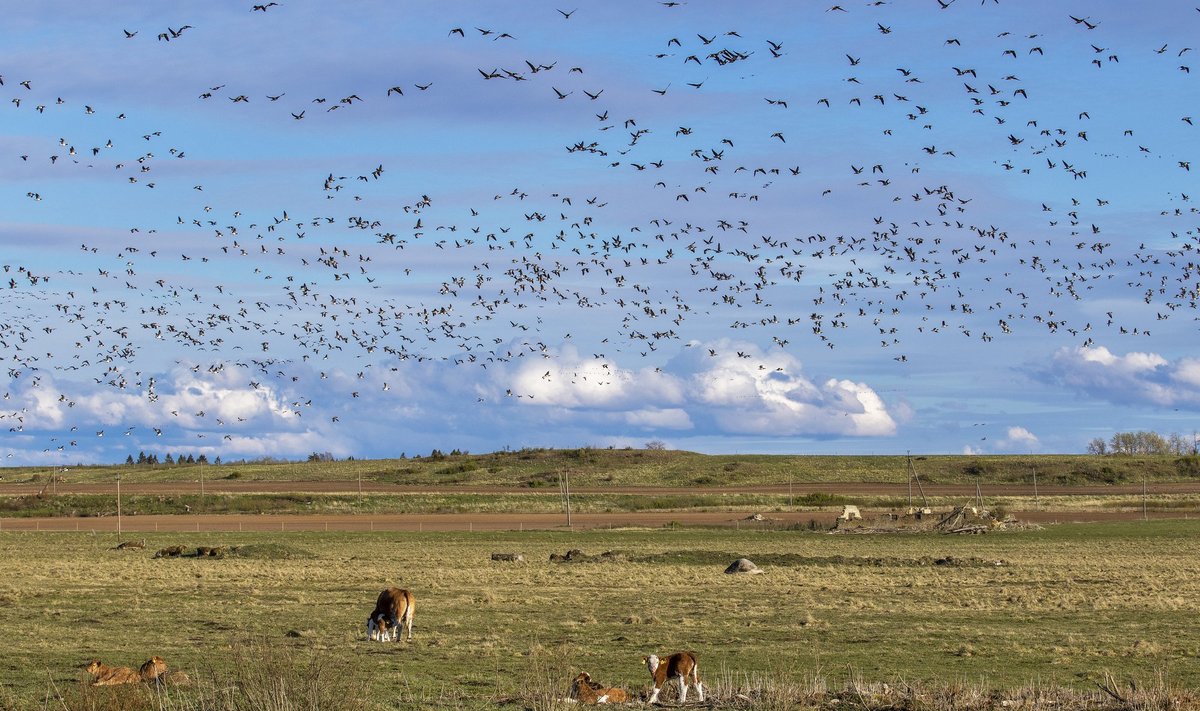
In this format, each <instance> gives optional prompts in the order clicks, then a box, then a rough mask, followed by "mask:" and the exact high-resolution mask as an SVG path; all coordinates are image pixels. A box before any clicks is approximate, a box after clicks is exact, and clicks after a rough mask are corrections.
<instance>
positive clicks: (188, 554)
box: [153, 543, 316, 560]
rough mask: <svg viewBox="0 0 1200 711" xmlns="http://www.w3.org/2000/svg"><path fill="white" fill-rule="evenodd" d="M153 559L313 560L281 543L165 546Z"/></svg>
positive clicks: (302, 550)
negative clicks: (193, 546) (192, 546)
mask: <svg viewBox="0 0 1200 711" xmlns="http://www.w3.org/2000/svg"><path fill="white" fill-rule="evenodd" d="M153 557H154V558H225V557H235V558H253V559H256V560H289V559H292V558H315V557H316V555H315V554H313V553H312V552H311V551H307V550H305V549H303V548H298V547H296V546H289V545H284V544H281V543H259V544H252V545H246V546H196V547H195V548H191V547H188V546H167V547H166V548H160V549H159V550H158V551H156V552H155V553H154V556H153Z"/></svg>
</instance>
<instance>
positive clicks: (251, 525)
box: [0, 511, 1197, 534]
mask: <svg viewBox="0 0 1200 711" xmlns="http://www.w3.org/2000/svg"><path fill="white" fill-rule="evenodd" d="M864 513H867V512H864ZM835 515H836V514H834V513H831V512H792V513H772V514H768V515H767V516H768V518H769V520H768V521H766V522H760V521H753V520H748V519H747V517H746V514H744V513H731V512H695V511H680V512H673V513H672V512H666V513H660V512H634V513H596V514H575V515H574V516H572V519H571V523H572V528H573V529H595V528H623V527H628V526H638V527H648V528H662V527H663V526H666V525H669V524H671V523H672V522H677V523H679V524H682V525H685V526H726V527H729V528H741V529H746V530H755V529H764V528H777V527H785V526H788V525H790V524H794V523H795V524H802V525H803V524H807V523H808V521H809V520H812V519H815V520H816V521H818V523H819V525H822V526H828V525H831V524H832V523H833V520H834V517H835ZM867 515H868V517H869V515H870V514H869V513H867ZM1015 515H1016V516H1017V518H1018V519H1020V520H1022V521H1030V522H1035V523H1047V524H1049V523H1071V522H1085V521H1134V520H1138V519H1140V518H1141V517H1142V514H1141V512H1138V511H1059V512H1051V511H1018V512H1016V514H1015ZM1189 516H1190V517H1191V518H1197V516H1196V515H1195V514H1194V513H1193V514H1188V513H1183V512H1179V513H1173V512H1151V513H1150V518H1153V519H1164V518H1188V517H1189ZM116 530H117V519H116V517H115V516H106V517H102V518H4V519H0V532H8V531H96V532H115V531H116ZM519 530H567V527H566V521H565V520H564V518H563V516H562V515H561V514H532V513H514V514H378V515H353V514H321V515H311V516H308V515H297V516H290V515H263V516H256V515H238V514H212V515H182V516H169V515H153V516H124V517H122V519H121V531H122V532H123V533H125V534H134V533H152V532H156V531H157V532H178V533H187V532H192V533H206V532H232V531H248V532H249V531H292V532H296V531H519Z"/></svg>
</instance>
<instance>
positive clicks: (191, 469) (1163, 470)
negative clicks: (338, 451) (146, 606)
mask: <svg viewBox="0 0 1200 711" xmlns="http://www.w3.org/2000/svg"><path fill="white" fill-rule="evenodd" d="M908 463H909V460H908V458H907V457H904V456H891V455H881V456H867V455H829V456H822V455H752V454H738V455H707V454H699V453H696V452H684V451H662V450H645V449H601V448H594V447H580V448H577V449H532V448H531V449H521V450H515V451H503V452H490V453H487V454H456V455H455V454H451V455H443V454H438V455H436V456H420V457H418V456H414V457H408V458H405V459H348V460H340V461H310V462H289V461H279V460H263V461H253V462H224V463H222V464H219V465H214V464H205V465H200V464H173V465H169V464H146V465H110V466H94V465H71V466H69V467H68V472H67V473H65V474H64V473H62V472H61V471H60V470H57V469H55V468H53V467H6V468H3V469H0V474H2V475H3V483H5V484H9V483H23V482H30V483H40V484H44V483H47V482H49V481H50V479H51V477H52V476H54V475H55V474H57V475H59V476H62V477H63V478H64V479H65V480H66V481H69V482H72V483H94V482H99V483H108V484H111V483H112V482H113V481H114V479H115V478H116V476H117V474H120V475H121V477H122V478H123V479H124V480H125V481H126V482H170V481H198V480H199V479H201V478H202V477H203V478H207V479H208V481H221V480H228V481H293V482H295V481H339V480H340V481H356V480H361V481H364V482H380V483H386V484H400V485H416V486H446V485H454V484H471V485H495V486H521V487H527V488H531V489H537V488H548V489H555V488H556V487H557V486H558V477H559V475H560V474H566V475H567V476H568V477H569V478H570V481H571V483H572V484H573V485H574V486H630V485H632V486H671V487H709V486H745V485H760V484H787V483H788V482H795V483H804V482H810V483H811V482H826V483H842V484H850V483H857V482H885V483H896V484H902V483H904V482H907V481H908V479H909V469H908ZM912 464H913V467H914V469H915V470H916V472H917V474H918V475H920V477H921V478H922V479H923V480H924V481H925V482H926V483H942V484H970V485H974V484H977V483H979V484H1029V483H1030V482H1031V481H1032V480H1033V477H1034V475H1035V474H1036V476H1037V478H1038V480H1039V481H1040V482H1041V483H1042V484H1043V485H1080V484H1119V483H1127V484H1133V483H1140V482H1141V481H1142V478H1143V477H1145V478H1146V479H1147V480H1149V481H1150V482H1160V481H1162V482H1165V481H1196V480H1197V479H1200V456H1198V455H1190V456H1183V457H1179V456H1174V455H1145V456H1096V455H1082V454H1053V455H1052V454H1037V455H928V456H925V455H922V456H914V457H912Z"/></svg>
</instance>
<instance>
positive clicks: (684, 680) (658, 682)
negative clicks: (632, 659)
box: [642, 652, 704, 704]
mask: <svg viewBox="0 0 1200 711" xmlns="http://www.w3.org/2000/svg"><path fill="white" fill-rule="evenodd" d="M642 662H643V663H644V664H645V665H646V668H647V669H649V670H650V677H651V678H652V679H653V680H654V692H653V693H652V694H650V703H652V704H653V703H656V702H657V701H658V694H659V693H660V692H661V691H662V688H663V686H664V685H666V683H667V681H668V680H669V679H674V680H675V682H676V683H677V684H679V703H681V704H682V703H684V702H685V701H687V689H688V680H689V679H691V683H692V685H693V686H695V687H696V694H697V695H699V697H700V701H704V687H703V686H702V685H701V684H700V665H699V664H698V663H697V662H696V654H695V652H676V653H674V654H672V655H671V656H669V657H667V658H666V659H663V660H660V659H659V658H658V657H656V656H655V655H653V654H651V655H650V656H648V657H642Z"/></svg>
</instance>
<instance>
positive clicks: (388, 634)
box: [367, 588, 417, 642]
mask: <svg viewBox="0 0 1200 711" xmlns="http://www.w3.org/2000/svg"><path fill="white" fill-rule="evenodd" d="M416 605H417V601H416V598H415V597H413V594H412V593H411V592H409V591H407V590H402V589H400V588H387V589H386V590H384V591H383V592H381V593H379V598H378V599H377V600H376V601H375V610H374V611H373V612H372V613H371V616H370V617H368V618H367V639H368V640H370V641H375V640H378V641H380V642H388V641H391V640H395V641H397V642H399V641H400V629H401V627H406V628H408V641H410V642H411V641H412V634H413V632H412V624H413V611H414V610H415V609H416Z"/></svg>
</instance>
